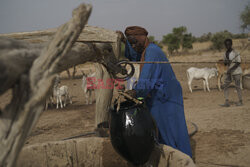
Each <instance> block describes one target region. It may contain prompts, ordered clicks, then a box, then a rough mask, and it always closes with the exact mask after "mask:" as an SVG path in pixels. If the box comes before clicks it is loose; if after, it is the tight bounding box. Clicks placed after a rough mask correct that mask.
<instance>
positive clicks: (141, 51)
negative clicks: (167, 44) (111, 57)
mask: <svg viewBox="0 0 250 167" xmlns="http://www.w3.org/2000/svg"><path fill="white" fill-rule="evenodd" d="M147 34H148V32H147V31H146V30H145V29H144V28H142V27H138V26H131V27H128V28H126V30H125V35H126V37H127V40H126V38H125V37H124V36H123V38H122V39H123V41H124V42H125V44H126V47H125V56H126V57H127V58H128V59H129V60H131V61H145V62H160V61H168V59H167V58H166V55H165V54H164V53H163V51H162V50H161V48H160V47H158V46H157V45H155V44H153V43H149V40H148V38H147ZM122 35H123V34H122ZM130 95H132V96H135V97H143V98H144V99H145V100H146V103H147V105H148V107H149V110H150V112H151V114H152V116H153V118H154V119H155V121H156V124H157V127H158V131H159V139H158V141H159V143H161V144H166V145H169V146H171V147H173V148H176V149H178V150H180V151H182V152H184V153H186V154H187V155H189V156H190V157H192V151H191V147H190V141H189V136H188V131H187V126H186V121H185V115H184V106H183V97H182V88H181V85H180V83H179V81H178V80H177V79H176V77H175V74H174V71H173V69H172V67H171V65H170V64H169V63H158V64H157V63H145V64H143V65H142V66H141V73H140V77H139V80H138V83H137V85H136V86H135V89H134V90H132V91H131V92H130Z"/></svg>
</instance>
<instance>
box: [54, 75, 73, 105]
mask: <svg viewBox="0 0 250 167" xmlns="http://www.w3.org/2000/svg"><path fill="white" fill-rule="evenodd" d="M60 83H61V81H60V76H59V75H57V76H56V79H55V83H54V86H53V97H55V98H56V109H58V105H59V103H60V106H61V108H63V107H65V106H66V103H67V100H69V101H70V104H72V100H71V97H70V95H69V88H68V86H66V85H63V86H61V87H59V86H60ZM53 97H50V99H53ZM62 97H64V104H63V103H62Z"/></svg>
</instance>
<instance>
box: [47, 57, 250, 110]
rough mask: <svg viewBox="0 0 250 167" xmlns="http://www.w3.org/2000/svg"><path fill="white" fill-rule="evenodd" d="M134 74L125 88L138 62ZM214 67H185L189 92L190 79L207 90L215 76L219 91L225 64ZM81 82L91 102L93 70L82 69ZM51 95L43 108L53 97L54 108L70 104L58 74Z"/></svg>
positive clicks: (247, 68)
mask: <svg viewBox="0 0 250 167" xmlns="http://www.w3.org/2000/svg"><path fill="white" fill-rule="evenodd" d="M134 66H135V74H134V76H133V77H132V79H130V81H129V82H127V86H125V87H126V89H127V90H131V89H132V88H133V86H134V85H135V84H136V82H137V80H138V78H139V74H140V71H139V70H140V68H139V64H135V65H134ZM215 66H216V68H207V67H205V68H196V67H190V68H188V69H187V71H186V73H187V83H188V87H189V90H190V92H191V93H192V85H191V84H192V81H193V80H194V79H195V80H202V81H203V87H204V91H206V90H207V91H209V92H210V89H209V82H208V81H209V79H210V78H212V77H216V76H217V87H218V89H219V90H220V91H221V83H222V77H223V75H224V74H225V73H226V72H227V66H225V65H224V63H223V61H218V62H217V63H216V64H215ZM241 68H242V71H243V74H242V76H244V75H246V74H250V65H249V64H245V63H242V64H241ZM81 72H82V84H81V88H82V91H83V94H84V97H85V104H87V105H88V104H92V101H93V95H94V89H88V88H87V86H88V83H87V78H88V77H95V72H93V71H92V70H89V71H88V72H84V71H82V70H81ZM241 88H242V79H241ZM51 92H52V93H51V95H50V96H49V97H48V98H47V100H46V105H45V109H46V110H47V108H48V105H49V104H50V105H51V106H53V104H54V99H56V108H57V109H58V108H59V105H60V107H61V108H63V107H65V106H66V104H67V101H69V102H70V103H71V104H72V99H71V96H70V94H69V88H68V86H66V85H61V86H60V76H59V75H58V76H57V77H56V79H55V82H54V86H53V90H52V91H51ZM62 98H63V99H64V103H63V102H62Z"/></svg>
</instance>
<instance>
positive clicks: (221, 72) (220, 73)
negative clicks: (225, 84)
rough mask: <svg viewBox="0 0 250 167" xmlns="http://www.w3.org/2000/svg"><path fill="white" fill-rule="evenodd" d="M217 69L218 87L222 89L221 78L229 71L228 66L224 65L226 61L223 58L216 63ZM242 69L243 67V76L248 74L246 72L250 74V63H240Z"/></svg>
mask: <svg viewBox="0 0 250 167" xmlns="http://www.w3.org/2000/svg"><path fill="white" fill-rule="evenodd" d="M215 66H216V68H217V71H218V76H217V85H218V89H219V91H221V82H222V81H221V79H222V77H223V75H224V74H225V73H226V72H227V68H228V67H227V66H225V65H224V61H223V60H219V61H218V62H217V63H216V64H215ZM240 66H241V69H242V76H244V75H246V74H250V64H246V63H241V64H240ZM242 76H241V80H240V88H241V89H243V88H242Z"/></svg>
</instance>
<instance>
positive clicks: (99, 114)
mask: <svg viewBox="0 0 250 167" xmlns="http://www.w3.org/2000/svg"><path fill="white" fill-rule="evenodd" d="M95 67H96V78H97V80H98V79H101V81H103V83H104V85H103V86H105V87H107V80H109V79H111V76H110V74H109V73H108V72H107V70H106V68H105V67H104V66H103V65H101V64H96V66H95ZM112 97H113V89H108V88H106V89H97V90H96V110H95V126H96V127H97V125H98V124H100V123H102V122H106V121H108V119H109V114H108V112H109V107H110V104H111V100H112Z"/></svg>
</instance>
